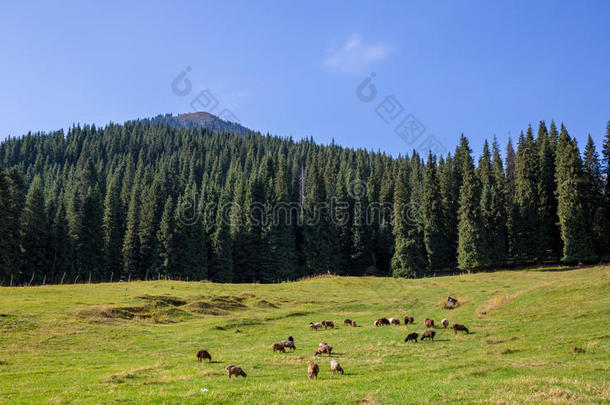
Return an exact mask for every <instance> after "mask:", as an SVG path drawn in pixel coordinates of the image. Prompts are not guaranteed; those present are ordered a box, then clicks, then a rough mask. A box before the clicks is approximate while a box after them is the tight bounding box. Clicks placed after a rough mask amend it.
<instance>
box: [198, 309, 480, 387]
mask: <svg viewBox="0 0 610 405" xmlns="http://www.w3.org/2000/svg"><path fill="white" fill-rule="evenodd" d="M403 322H404V324H405V325H408V324H413V323H414V319H413V317H410V316H405V317H404V318H403ZM343 324H344V325H345V326H351V327H356V326H357V324H356V321H354V320H352V319H345V320H344V321H343ZM373 325H374V326H375V327H379V326H386V325H400V320H399V319H398V318H379V319H377V320H376V321H375V322H373ZM424 325H425V326H426V328H427V329H426V330H425V331H424V332H423V333H422V334H421V337H419V334H418V333H417V332H413V333H410V334H408V335H407V337H406V338H405V342H414V343H417V339H418V337H419V340H420V341H423V340H424V339H428V340H431V341H434V336H435V335H436V332H435V331H434V330H432V328H434V320H432V319H430V318H426V319H425V320H424ZM441 325H442V326H443V328H445V329H447V327H448V326H449V320H448V319H447V318H444V319H443V320H442V321H441ZM334 327H335V324H334V322H333V321H321V322H315V323H314V322H310V324H309V328H310V329H311V330H314V331H317V330H318V329H320V328H325V329H328V328H331V329H334ZM452 328H453V331H454V332H455V334H457V333H458V331H461V332H466V333H467V334H468V333H470V331H469V330H468V328H467V327H466V326H464V325H462V324H459V323H455V324H453V326H452ZM271 349H272V350H273V353H277V352H282V353H284V352H285V351H286V349H291V350H296V346H295V344H294V339H293V337H292V336H289V337H288V339H287V340H282V341H280V342H279V343H273V344H272V345H271ZM332 350H333V347H332V346H331V345H329V344H328V343H326V342H321V343H320V344H319V345H318V348H317V349H316V351H315V353H314V357H317V356H318V355H321V354H328V357H330V356H331V353H332ZM206 359H207V360H208V361H210V362H211V361H212V356H211V355H210V353H209V352H208V351H207V350H199V351H198V352H197V360H198V361H200V362H202V361H203V360H206ZM330 369H331V371H332V373H333V374H337V373H338V374H343V368H341V365H340V364H339V362H338V361H336V360H332V361H331V362H330ZM225 370H226V371H227V374H228V376H229V379H230V378H231V376H235V377H236V378H237V377H238V376H242V377H246V373H245V372H244V371H243V370H242V369H241V367H239V366H236V365H234V364H229V365H228V366H226V367H225ZM319 372H320V366H318V364H317V363H316V362H315V361H314V362H313V363H311V364H310V365H309V368H308V369H307V375H308V376H309V378H310V379H317V378H318V373H319Z"/></svg>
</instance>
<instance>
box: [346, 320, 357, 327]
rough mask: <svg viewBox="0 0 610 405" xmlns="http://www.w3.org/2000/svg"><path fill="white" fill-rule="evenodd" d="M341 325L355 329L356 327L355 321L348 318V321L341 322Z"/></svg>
mask: <svg viewBox="0 0 610 405" xmlns="http://www.w3.org/2000/svg"><path fill="white" fill-rule="evenodd" d="M343 324H344V325H345V326H354V327H355V326H356V321H354V320H352V319H349V318H348V319H346V320H344V321H343Z"/></svg>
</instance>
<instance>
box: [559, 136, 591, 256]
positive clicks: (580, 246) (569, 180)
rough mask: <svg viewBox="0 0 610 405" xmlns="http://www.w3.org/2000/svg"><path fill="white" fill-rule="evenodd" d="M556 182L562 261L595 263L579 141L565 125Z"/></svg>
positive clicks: (560, 140) (560, 138) (560, 145)
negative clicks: (571, 135)
mask: <svg viewBox="0 0 610 405" xmlns="http://www.w3.org/2000/svg"><path fill="white" fill-rule="evenodd" d="M556 181H557V198H558V207H557V212H558V216H559V224H560V226H561V239H562V241H563V256H562V258H561V260H562V261H564V262H566V263H575V262H578V261H589V260H592V259H593V257H594V255H595V252H594V249H593V238H592V235H591V223H590V222H589V221H588V217H589V213H587V212H586V210H587V202H586V195H585V187H584V173H583V164H582V160H581V158H580V153H579V151H578V147H577V146H576V141H574V140H573V139H571V138H570V136H569V135H568V131H567V130H566V129H565V127H564V126H563V125H562V126H561V133H560V135H559V141H558V144H557V171H556Z"/></svg>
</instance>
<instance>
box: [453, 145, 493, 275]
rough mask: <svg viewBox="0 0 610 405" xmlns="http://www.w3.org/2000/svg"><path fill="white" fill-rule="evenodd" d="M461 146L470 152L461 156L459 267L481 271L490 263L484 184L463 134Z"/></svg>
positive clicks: (465, 269)
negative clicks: (482, 210) (484, 216)
mask: <svg viewBox="0 0 610 405" xmlns="http://www.w3.org/2000/svg"><path fill="white" fill-rule="evenodd" d="M460 148H461V149H462V150H463V151H468V153H464V154H463V156H462V159H463V160H462V169H461V172H462V186H461V187H460V200H459V202H460V208H459V211H458V213H459V224H458V238H459V239H458V268H459V269H460V270H463V271H472V270H478V269H480V268H484V267H487V266H489V264H490V260H489V257H488V252H487V251H486V249H485V247H486V246H485V240H486V235H485V228H484V227H483V221H482V217H481V206H480V199H481V185H480V182H479V179H478V178H477V177H476V175H475V171H474V163H473V162H472V157H471V155H470V153H471V152H470V147H469V146H468V141H467V140H466V138H464V137H462V139H461V145H460Z"/></svg>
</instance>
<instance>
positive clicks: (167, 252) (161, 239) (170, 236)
mask: <svg viewBox="0 0 610 405" xmlns="http://www.w3.org/2000/svg"><path fill="white" fill-rule="evenodd" d="M175 215H176V212H175V207H174V201H173V199H172V197H171V196H169V197H167V201H165V205H164V207H163V214H162V216H161V224H160V225H159V231H158V232H157V243H158V246H159V262H160V263H159V268H158V273H160V275H163V276H174V277H175V276H176V275H177V274H178V273H177V271H176V270H177V268H178V260H179V257H178V255H177V246H176V240H175V235H174V233H175V231H176V217H175ZM153 276H154V275H153Z"/></svg>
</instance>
